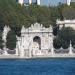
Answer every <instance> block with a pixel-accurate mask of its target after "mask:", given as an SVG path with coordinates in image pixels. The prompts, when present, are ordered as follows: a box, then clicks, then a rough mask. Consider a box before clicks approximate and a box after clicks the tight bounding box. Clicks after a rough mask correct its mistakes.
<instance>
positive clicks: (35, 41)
mask: <svg viewBox="0 0 75 75" xmlns="http://www.w3.org/2000/svg"><path fill="white" fill-rule="evenodd" d="M33 48H34V49H39V50H41V38H40V37H39V36H35V37H34V38H33Z"/></svg>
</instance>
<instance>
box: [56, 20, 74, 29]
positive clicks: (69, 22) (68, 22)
mask: <svg viewBox="0 0 75 75" xmlns="http://www.w3.org/2000/svg"><path fill="white" fill-rule="evenodd" d="M56 24H57V25H58V26H59V29H61V28H62V27H72V28H73V29H74V30H75V20H63V21H61V20H57V21H56Z"/></svg>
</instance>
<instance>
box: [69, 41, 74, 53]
mask: <svg viewBox="0 0 75 75" xmlns="http://www.w3.org/2000/svg"><path fill="white" fill-rule="evenodd" d="M69 49H70V50H69V54H73V52H72V43H71V41H70V48H69Z"/></svg>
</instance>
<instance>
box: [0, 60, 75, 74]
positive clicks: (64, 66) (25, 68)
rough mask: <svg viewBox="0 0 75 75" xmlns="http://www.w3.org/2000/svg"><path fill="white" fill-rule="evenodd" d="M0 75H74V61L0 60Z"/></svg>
mask: <svg viewBox="0 0 75 75" xmlns="http://www.w3.org/2000/svg"><path fill="white" fill-rule="evenodd" d="M0 75H75V59H30V60H0Z"/></svg>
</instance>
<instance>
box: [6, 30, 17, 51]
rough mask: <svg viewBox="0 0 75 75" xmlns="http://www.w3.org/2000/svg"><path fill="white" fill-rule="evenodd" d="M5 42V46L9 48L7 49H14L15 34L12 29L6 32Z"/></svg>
mask: <svg viewBox="0 0 75 75" xmlns="http://www.w3.org/2000/svg"><path fill="white" fill-rule="evenodd" d="M6 39H7V42H6V47H7V48H8V49H9V50H14V49H15V48H16V41H17V39H16V34H15V32H14V31H12V30H11V31H9V32H8V34H7V38H6Z"/></svg>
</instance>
